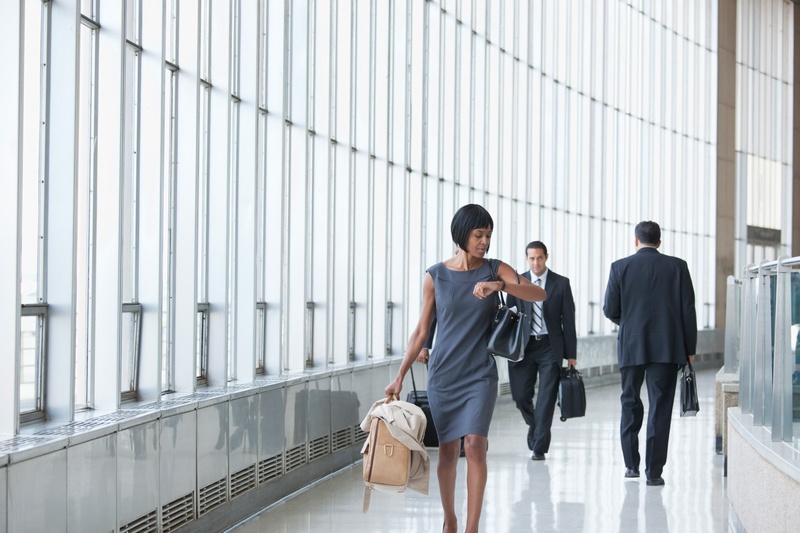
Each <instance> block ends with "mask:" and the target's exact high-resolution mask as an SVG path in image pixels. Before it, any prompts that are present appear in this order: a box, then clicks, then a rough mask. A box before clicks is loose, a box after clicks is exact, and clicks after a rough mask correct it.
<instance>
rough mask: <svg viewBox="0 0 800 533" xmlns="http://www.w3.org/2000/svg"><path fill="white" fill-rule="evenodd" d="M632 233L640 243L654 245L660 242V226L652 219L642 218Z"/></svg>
mask: <svg viewBox="0 0 800 533" xmlns="http://www.w3.org/2000/svg"><path fill="white" fill-rule="evenodd" d="M634 235H636V238H637V239H639V242H640V243H642V244H650V245H653V246H656V245H657V244H658V243H660V242H661V227H659V225H658V224H656V223H655V222H653V221H652V220H644V221H642V222H639V223H638V224H636V230H634Z"/></svg>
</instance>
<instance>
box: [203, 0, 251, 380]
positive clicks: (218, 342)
mask: <svg viewBox="0 0 800 533" xmlns="http://www.w3.org/2000/svg"><path fill="white" fill-rule="evenodd" d="M246 3H250V2H246ZM230 17H231V6H230V4H229V3H228V2H211V65H210V66H211V73H210V78H211V104H210V107H211V109H210V127H209V130H210V131H209V132H208V135H209V137H210V139H209V144H210V146H211V147H212V148H211V150H210V153H209V161H208V166H209V171H208V175H209V178H208V301H209V303H211V309H210V316H211V319H210V320H209V332H208V352H209V353H208V381H209V384H210V385H222V384H224V382H225V380H226V379H227V376H228V357H227V350H228V333H227V332H228V325H227V323H228V305H229V304H228V276H230V275H233V274H232V273H229V272H228V270H227V266H228V259H227V257H228V220H229V217H228V203H229V202H228V200H227V199H228V180H229V176H228V169H229V165H228V157H229V154H228V150H227V146H228V144H229V137H228V132H229V130H230V120H229V116H230V108H231V87H230V63H231V53H230V39H231V22H230Z"/></svg>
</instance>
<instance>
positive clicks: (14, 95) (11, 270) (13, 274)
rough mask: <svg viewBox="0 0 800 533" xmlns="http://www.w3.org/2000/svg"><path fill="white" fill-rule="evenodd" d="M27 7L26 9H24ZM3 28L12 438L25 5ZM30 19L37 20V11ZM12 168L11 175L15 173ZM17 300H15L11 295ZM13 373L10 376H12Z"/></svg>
mask: <svg viewBox="0 0 800 533" xmlns="http://www.w3.org/2000/svg"><path fill="white" fill-rule="evenodd" d="M26 5H27V4H26ZM7 8H8V10H7V13H6V16H7V17H8V18H6V20H8V21H19V23H16V24H14V23H9V24H5V25H4V28H3V31H2V32H0V49H2V50H3V55H2V59H0V68H2V71H3V73H4V74H3V76H4V77H6V82H5V83H3V84H0V124H5V125H6V127H4V128H0V160H2V161H6V162H7V166H6V169H7V170H10V171H11V175H7V177H4V178H3V194H2V195H0V227H2V228H3V231H2V232H0V294H4V295H5V297H3V298H0V367H2V368H5V369H6V371H5V372H2V373H0V405H2V406H3V407H2V408H1V409H0V435H14V434H16V432H17V428H18V427H19V424H18V420H19V416H18V413H19V390H18V387H19V361H20V359H19V328H20V321H19V312H20V294H19V253H18V251H19V247H18V243H19V230H20V228H19V224H20V195H21V185H20V184H21V179H22V163H21V161H20V158H21V151H22V147H21V146H20V139H21V137H22V127H21V124H20V118H21V113H22V94H21V93H22V91H21V89H22V46H21V44H22V38H23V35H22V28H23V27H24V26H25V25H24V24H23V22H22V20H23V18H22V17H23V15H24V13H23V4H22V3H20V2H12V3H11V4H10V5H9V6H7ZM31 11H34V13H29V14H28V16H36V10H35V9H31ZM12 169H13V170H12ZM12 295H13V296H12ZM9 370H10V371H9Z"/></svg>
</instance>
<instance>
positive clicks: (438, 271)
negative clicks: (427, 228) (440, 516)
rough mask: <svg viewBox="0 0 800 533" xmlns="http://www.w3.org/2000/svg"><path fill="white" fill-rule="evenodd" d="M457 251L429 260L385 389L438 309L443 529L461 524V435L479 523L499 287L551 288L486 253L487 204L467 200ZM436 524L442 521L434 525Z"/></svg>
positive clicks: (432, 394)
mask: <svg viewBox="0 0 800 533" xmlns="http://www.w3.org/2000/svg"><path fill="white" fill-rule="evenodd" d="M450 229H451V234H452V236H453V242H454V243H455V244H456V245H457V246H458V248H459V253H458V254H456V255H455V256H453V257H451V258H450V259H447V260H446V261H443V262H441V263H437V264H436V265H433V266H432V267H430V268H428V270H427V273H426V275H425V281H424V283H423V287H422V310H421V312H420V316H419V321H418V322H417V326H416V328H415V329H414V332H413V333H412V334H411V337H410V338H409V339H408V344H407V346H406V354H405V357H404V358H403V361H402V362H401V364H400V369H399V370H398V372H397V376H396V377H395V379H394V380H393V381H392V382H391V383H389V385H387V386H386V388H385V392H386V394H387V395H391V394H396V395H398V396H399V395H400V391H401V390H402V387H403V378H404V377H405V374H406V372H408V369H409V368H410V367H411V364H412V363H413V362H414V361H415V360H416V359H417V357H418V356H419V353H420V350H421V349H422V346H423V344H424V343H425V341H426V339H427V338H428V336H429V333H430V327H431V322H432V321H433V318H434V316H435V317H436V329H437V334H436V343H435V344H434V346H433V349H432V350H431V352H430V358H429V360H428V402H429V404H430V407H431V415H432V417H433V421H434V424H435V425H436V431H437V433H438V436H439V462H438V467H437V475H438V478H439V494H440V497H441V502H442V510H443V511H444V519H445V523H444V527H443V530H444V531H446V532H448V533H451V532H454V531H456V530H457V525H458V524H457V518H456V511H455V509H456V506H455V486H456V477H457V467H458V455H459V450H460V443H461V438H462V437H463V438H464V449H465V451H466V456H467V476H466V481H467V521H466V522H467V523H466V527H465V529H464V530H463V531H465V532H466V533H475V532H477V531H478V526H479V523H480V517H481V511H482V508H483V497H484V491H485V489H486V478H487V466H486V447H487V444H488V439H487V437H488V435H489V425H490V423H491V420H492V413H493V411H494V405H495V401H496V399H497V380H498V377H497V366H496V364H495V361H494V357H490V356H489V355H488V353H487V352H486V341H487V337H488V333H489V327H490V325H491V321H492V317H493V316H494V312H495V310H496V309H497V302H498V297H497V295H496V294H495V293H496V292H498V291H502V290H505V291H506V292H508V293H509V294H512V295H514V296H516V297H518V298H521V299H523V300H538V301H541V300H544V298H545V296H546V293H545V291H544V290H543V289H541V288H539V287H537V286H535V285H533V284H532V283H531V282H530V281H528V280H526V279H523V278H519V279H518V278H517V276H516V273H515V272H514V269H513V268H511V266H509V265H508V264H506V263H503V262H502V261H499V260H497V259H488V258H487V257H486V255H487V252H488V251H489V245H490V243H491V240H492V232H493V231H494V221H493V220H492V217H491V215H489V213H488V212H487V211H486V209H484V208H483V207H481V206H479V205H475V204H470V205H465V206H464V207H462V208H460V209H459V210H458V211H457V212H456V214H455V215H454V216H453V221H452V223H451V226H450ZM436 529H438V527H436Z"/></svg>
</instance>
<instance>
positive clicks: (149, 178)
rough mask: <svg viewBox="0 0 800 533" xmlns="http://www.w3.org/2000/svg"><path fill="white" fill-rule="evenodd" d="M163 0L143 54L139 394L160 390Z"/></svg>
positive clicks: (155, 6) (150, 22)
mask: <svg viewBox="0 0 800 533" xmlns="http://www.w3.org/2000/svg"><path fill="white" fill-rule="evenodd" d="M163 17H164V10H163V8H162V6H161V3H160V2H142V49H143V50H145V53H143V54H142V64H141V87H140V95H141V96H140V100H139V104H140V111H141V113H140V120H141V122H140V128H139V192H140V194H139V303H141V304H142V339H141V347H140V359H139V399H140V400H148V401H152V400H155V399H157V398H158V397H159V396H160V395H161V390H162V383H161V365H162V361H161V342H162V334H163V332H162V324H161V318H162V314H161V313H162V309H161V276H162V275H166V273H162V272H161V265H162V264H163V262H162V260H161V225H162V224H167V223H168V222H167V219H166V218H163V219H162V217H161V205H162V199H161V191H162V190H163V187H162V180H164V179H167V177H166V176H165V175H164V164H163V162H164V158H166V157H169V156H168V154H164V153H163V152H162V150H163V146H164V140H165V136H166V135H167V132H165V131H164V118H163V117H164V113H165V109H164V94H163V92H164V73H165V67H164V50H163V38H162V25H163V21H162V19H163Z"/></svg>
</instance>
